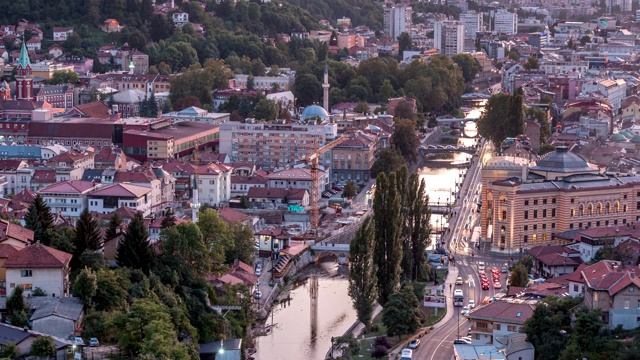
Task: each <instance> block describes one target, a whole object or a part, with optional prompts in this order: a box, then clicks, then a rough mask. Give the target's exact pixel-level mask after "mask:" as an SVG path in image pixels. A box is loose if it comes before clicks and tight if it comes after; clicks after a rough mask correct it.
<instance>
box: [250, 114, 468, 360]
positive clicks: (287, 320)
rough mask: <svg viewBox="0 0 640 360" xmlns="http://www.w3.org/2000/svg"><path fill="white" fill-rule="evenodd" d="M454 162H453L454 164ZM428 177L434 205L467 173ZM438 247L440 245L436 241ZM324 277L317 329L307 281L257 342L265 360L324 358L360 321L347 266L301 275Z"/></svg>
mask: <svg viewBox="0 0 640 360" xmlns="http://www.w3.org/2000/svg"><path fill="white" fill-rule="evenodd" d="M480 111H481V109H473V110H472V111H471V112H470V113H469V114H468V117H472V118H477V117H478V116H479V115H480ZM475 130H476V127H475V123H467V125H466V127H465V134H467V135H470V136H473V135H474V133H473V131H475ZM474 141H475V139H471V138H461V139H460V140H459V142H458V145H463V146H470V145H472V144H473V143H474ZM469 156H470V155H469V154H467V153H463V152H456V153H454V154H453V159H452V160H453V162H464V161H467V160H468V158H469ZM452 160H448V161H449V162H451V161H452ZM418 173H419V174H420V176H421V178H423V179H425V182H426V185H427V193H428V194H429V197H430V202H437V201H438V200H439V201H441V202H446V201H451V200H452V195H451V193H452V191H453V190H454V189H455V183H456V182H459V181H461V180H462V177H460V173H461V170H460V169H458V168H452V167H437V168H435V167H434V168H429V167H422V168H420V169H419V170H418ZM444 221H445V218H444V216H442V215H436V214H434V215H432V217H431V223H432V226H434V227H435V226H442V224H443V222H444ZM432 245H435V238H434V239H433V243H432ZM310 275H317V276H318V316H317V323H316V325H315V328H314V327H313V326H312V323H311V297H310V281H308V280H307V281H305V282H303V283H302V284H301V285H300V286H298V287H296V288H295V289H293V290H292V291H291V300H290V301H287V302H286V303H283V304H280V305H276V306H274V308H273V311H272V314H271V315H270V316H269V319H268V320H267V322H266V324H267V325H273V327H272V330H271V332H270V333H269V334H268V335H266V336H262V337H259V338H257V339H256V343H257V344H256V348H257V353H256V355H255V358H256V359H259V360H299V359H305V360H324V359H325V356H326V355H327V351H328V350H329V349H330V348H331V337H333V336H340V335H342V334H343V333H344V332H345V331H346V330H347V329H348V328H349V327H351V325H353V323H354V322H355V321H356V314H355V311H354V310H353V307H352V303H351V298H349V294H348V280H347V279H348V275H347V268H346V266H339V265H338V264H337V263H335V262H324V263H320V264H316V265H311V266H308V267H307V268H305V269H304V270H303V271H302V272H300V273H299V275H298V276H299V278H308V277H309V276H310Z"/></svg>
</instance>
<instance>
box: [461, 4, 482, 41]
mask: <svg viewBox="0 0 640 360" xmlns="http://www.w3.org/2000/svg"><path fill="white" fill-rule="evenodd" d="M460 22H461V23H462V24H463V25H464V36H466V37H470V38H472V39H475V38H476V35H477V33H478V31H483V30H484V19H483V17H482V13H479V12H476V11H473V10H471V11H468V12H465V13H462V14H460Z"/></svg>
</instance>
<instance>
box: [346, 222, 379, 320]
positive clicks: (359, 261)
mask: <svg viewBox="0 0 640 360" xmlns="http://www.w3.org/2000/svg"><path fill="white" fill-rule="evenodd" d="M374 226H375V224H374V221H373V219H372V218H370V217H368V218H366V219H365V220H364V221H363V223H362V225H361V226H360V229H358V232H357V233H356V236H355V238H354V239H353V240H351V244H350V246H349V296H350V297H351V301H352V302H353V308H354V309H355V310H356V314H357V315H358V320H360V322H362V323H363V324H364V325H365V327H366V328H368V327H369V326H370V325H371V321H372V320H373V318H372V317H373V309H374V308H375V301H376V297H377V295H378V294H377V291H376V278H375V273H376V266H375V263H373V241H374V237H373V236H374Z"/></svg>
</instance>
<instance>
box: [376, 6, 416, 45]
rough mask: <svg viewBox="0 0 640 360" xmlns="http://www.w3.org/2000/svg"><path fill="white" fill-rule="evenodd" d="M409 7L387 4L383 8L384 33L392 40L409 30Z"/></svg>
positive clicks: (410, 11)
mask: <svg viewBox="0 0 640 360" xmlns="http://www.w3.org/2000/svg"><path fill="white" fill-rule="evenodd" d="M411 14H412V10H411V6H405V5H394V4H392V3H387V4H386V5H385V7H384V19H383V20H384V32H385V34H386V35H387V36H389V37H390V38H391V39H393V40H397V39H398V36H400V34H402V33H403V32H406V33H409V32H410V29H411Z"/></svg>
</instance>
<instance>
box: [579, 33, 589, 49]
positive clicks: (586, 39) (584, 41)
mask: <svg viewBox="0 0 640 360" xmlns="http://www.w3.org/2000/svg"><path fill="white" fill-rule="evenodd" d="M590 42H591V37H590V36H589V35H585V36H583V37H581V38H580V45H582V46H585V45H587V44H588V43H590Z"/></svg>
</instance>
